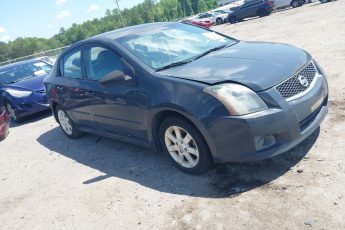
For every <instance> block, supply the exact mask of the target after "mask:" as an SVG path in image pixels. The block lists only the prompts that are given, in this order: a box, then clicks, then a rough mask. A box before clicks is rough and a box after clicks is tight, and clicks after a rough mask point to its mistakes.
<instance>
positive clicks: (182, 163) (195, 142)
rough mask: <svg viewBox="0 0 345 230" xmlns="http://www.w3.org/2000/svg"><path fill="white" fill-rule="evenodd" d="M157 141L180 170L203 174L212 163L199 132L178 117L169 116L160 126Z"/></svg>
mask: <svg viewBox="0 0 345 230" xmlns="http://www.w3.org/2000/svg"><path fill="white" fill-rule="evenodd" d="M159 140H160V143H161V146H162V149H163V150H164V152H165V154H166V155H167V156H168V157H169V159H170V160H171V161H172V162H173V163H174V164H175V166H177V167H178V168H179V169H180V170H182V171H183V172H186V173H190V174H195V175H199V174H203V173H206V172H207V171H208V169H209V168H210V166H211V163H212V157H211V153H210V150H209V148H208V146H207V144H206V141H205V140H204V138H203V136H202V135H201V134H200V132H199V131H198V130H197V129H196V128H195V127H194V126H193V125H192V124H191V123H190V122H188V121H186V120H185V119H183V118H182V117H179V116H171V117H168V118H167V119H165V120H164V121H163V122H162V124H161V125H160V129H159Z"/></svg>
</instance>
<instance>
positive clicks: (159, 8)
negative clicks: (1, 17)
mask: <svg viewBox="0 0 345 230" xmlns="http://www.w3.org/2000/svg"><path fill="white" fill-rule="evenodd" d="M216 5H217V4H216V0H145V1H144V2H143V3H140V4H138V5H136V6H133V7H132V8H130V9H124V10H121V12H119V11H118V10H117V9H113V10H110V9H108V10H107V11H106V13H105V16H104V17H102V18H99V19H98V18H97V19H93V20H89V21H86V22H83V23H81V24H76V23H74V24H72V26H71V27H70V28H68V29H65V28H61V29H60V31H59V33H58V34H56V35H54V36H53V37H51V38H48V39H46V38H37V37H26V38H22V37H19V38H17V39H15V40H14V41H10V42H8V43H5V42H0V62H3V61H6V60H8V59H14V58H18V57H23V56H27V55H31V54H35V53H39V52H42V51H46V50H50V49H54V48H58V47H62V46H66V45H69V44H72V43H75V42H77V41H80V40H83V39H85V38H88V37H91V36H93V35H96V34H99V33H103V32H106V31H110V30H114V29H118V28H121V27H122V26H123V25H122V19H123V23H124V24H125V25H126V26H133V25H138V24H142V23H150V22H164V21H173V20H176V19H179V18H183V17H187V16H190V15H194V14H197V13H201V12H205V11H208V10H210V9H213V8H215V7H216ZM120 15H121V16H122V19H121V16H120Z"/></svg>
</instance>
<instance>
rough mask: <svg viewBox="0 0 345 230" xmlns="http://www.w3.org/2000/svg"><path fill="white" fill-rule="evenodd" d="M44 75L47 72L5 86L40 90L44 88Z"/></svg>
mask: <svg viewBox="0 0 345 230" xmlns="http://www.w3.org/2000/svg"><path fill="white" fill-rule="evenodd" d="M46 76H47V74H45V75H41V76H36V77H32V78H29V79H26V80H23V81H19V82H16V83H13V84H10V85H6V88H19V89H26V90H30V91H41V90H44V84H43V80H44V78H45V77H46Z"/></svg>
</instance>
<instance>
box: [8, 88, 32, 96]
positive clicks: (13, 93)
mask: <svg viewBox="0 0 345 230" xmlns="http://www.w3.org/2000/svg"><path fill="white" fill-rule="evenodd" d="M6 92H7V93H9V94H10V95H11V96H13V97H18V98H21V97H27V96H30V95H31V94H32V92H31V91H23V90H15V89H8V90H6Z"/></svg>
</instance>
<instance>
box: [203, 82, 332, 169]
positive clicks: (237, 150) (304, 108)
mask: <svg viewBox="0 0 345 230" xmlns="http://www.w3.org/2000/svg"><path fill="white" fill-rule="evenodd" d="M260 94H261V96H262V98H264V99H265V100H266V101H267V100H270V101H271V102H273V101H274V102H275V103H276V105H275V106H273V108H272V107H271V108H270V109H269V110H266V111H262V112H258V113H254V114H250V115H244V116H237V117H236V116H227V117H222V118H219V117H218V118H212V117H211V118H206V119H207V120H203V121H202V122H203V124H204V125H205V127H206V130H207V134H208V135H207V136H208V138H207V142H208V144H209V146H210V149H211V152H212V155H213V157H214V160H215V162H248V161H258V160H263V159H267V158H270V157H273V156H276V155H278V154H281V153H283V152H286V151H288V150H289V149H291V148H293V147H295V146H296V145H298V144H299V143H300V142H302V141H303V140H304V139H306V138H307V137H308V136H310V135H311V134H312V133H313V132H314V131H315V130H316V129H317V128H318V127H319V126H320V124H321V122H322V121H323V120H324V119H325V116H326V114H327V111H328V86H327V82H326V80H325V78H323V77H322V79H321V78H320V79H319V80H318V81H317V83H316V85H315V87H314V88H313V90H311V91H310V92H309V93H308V94H307V95H305V96H303V97H301V98H298V99H296V100H294V101H290V102H288V101H286V100H285V99H283V98H282V96H281V95H280V94H279V93H278V92H277V91H276V90H275V89H270V90H268V91H266V92H263V93H260ZM320 99H322V101H321V100H320ZM320 101H321V103H319V102H320ZM315 104H317V105H318V106H317V108H315V107H313V105H315ZM272 137H273V138H272ZM260 138H261V139H260ZM262 138H266V139H262ZM258 140H265V141H266V142H267V144H263V145H261V147H258V146H259V145H258ZM267 140H274V141H267ZM265 141H263V142H261V143H266V142H265ZM265 145H266V146H265Z"/></svg>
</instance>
